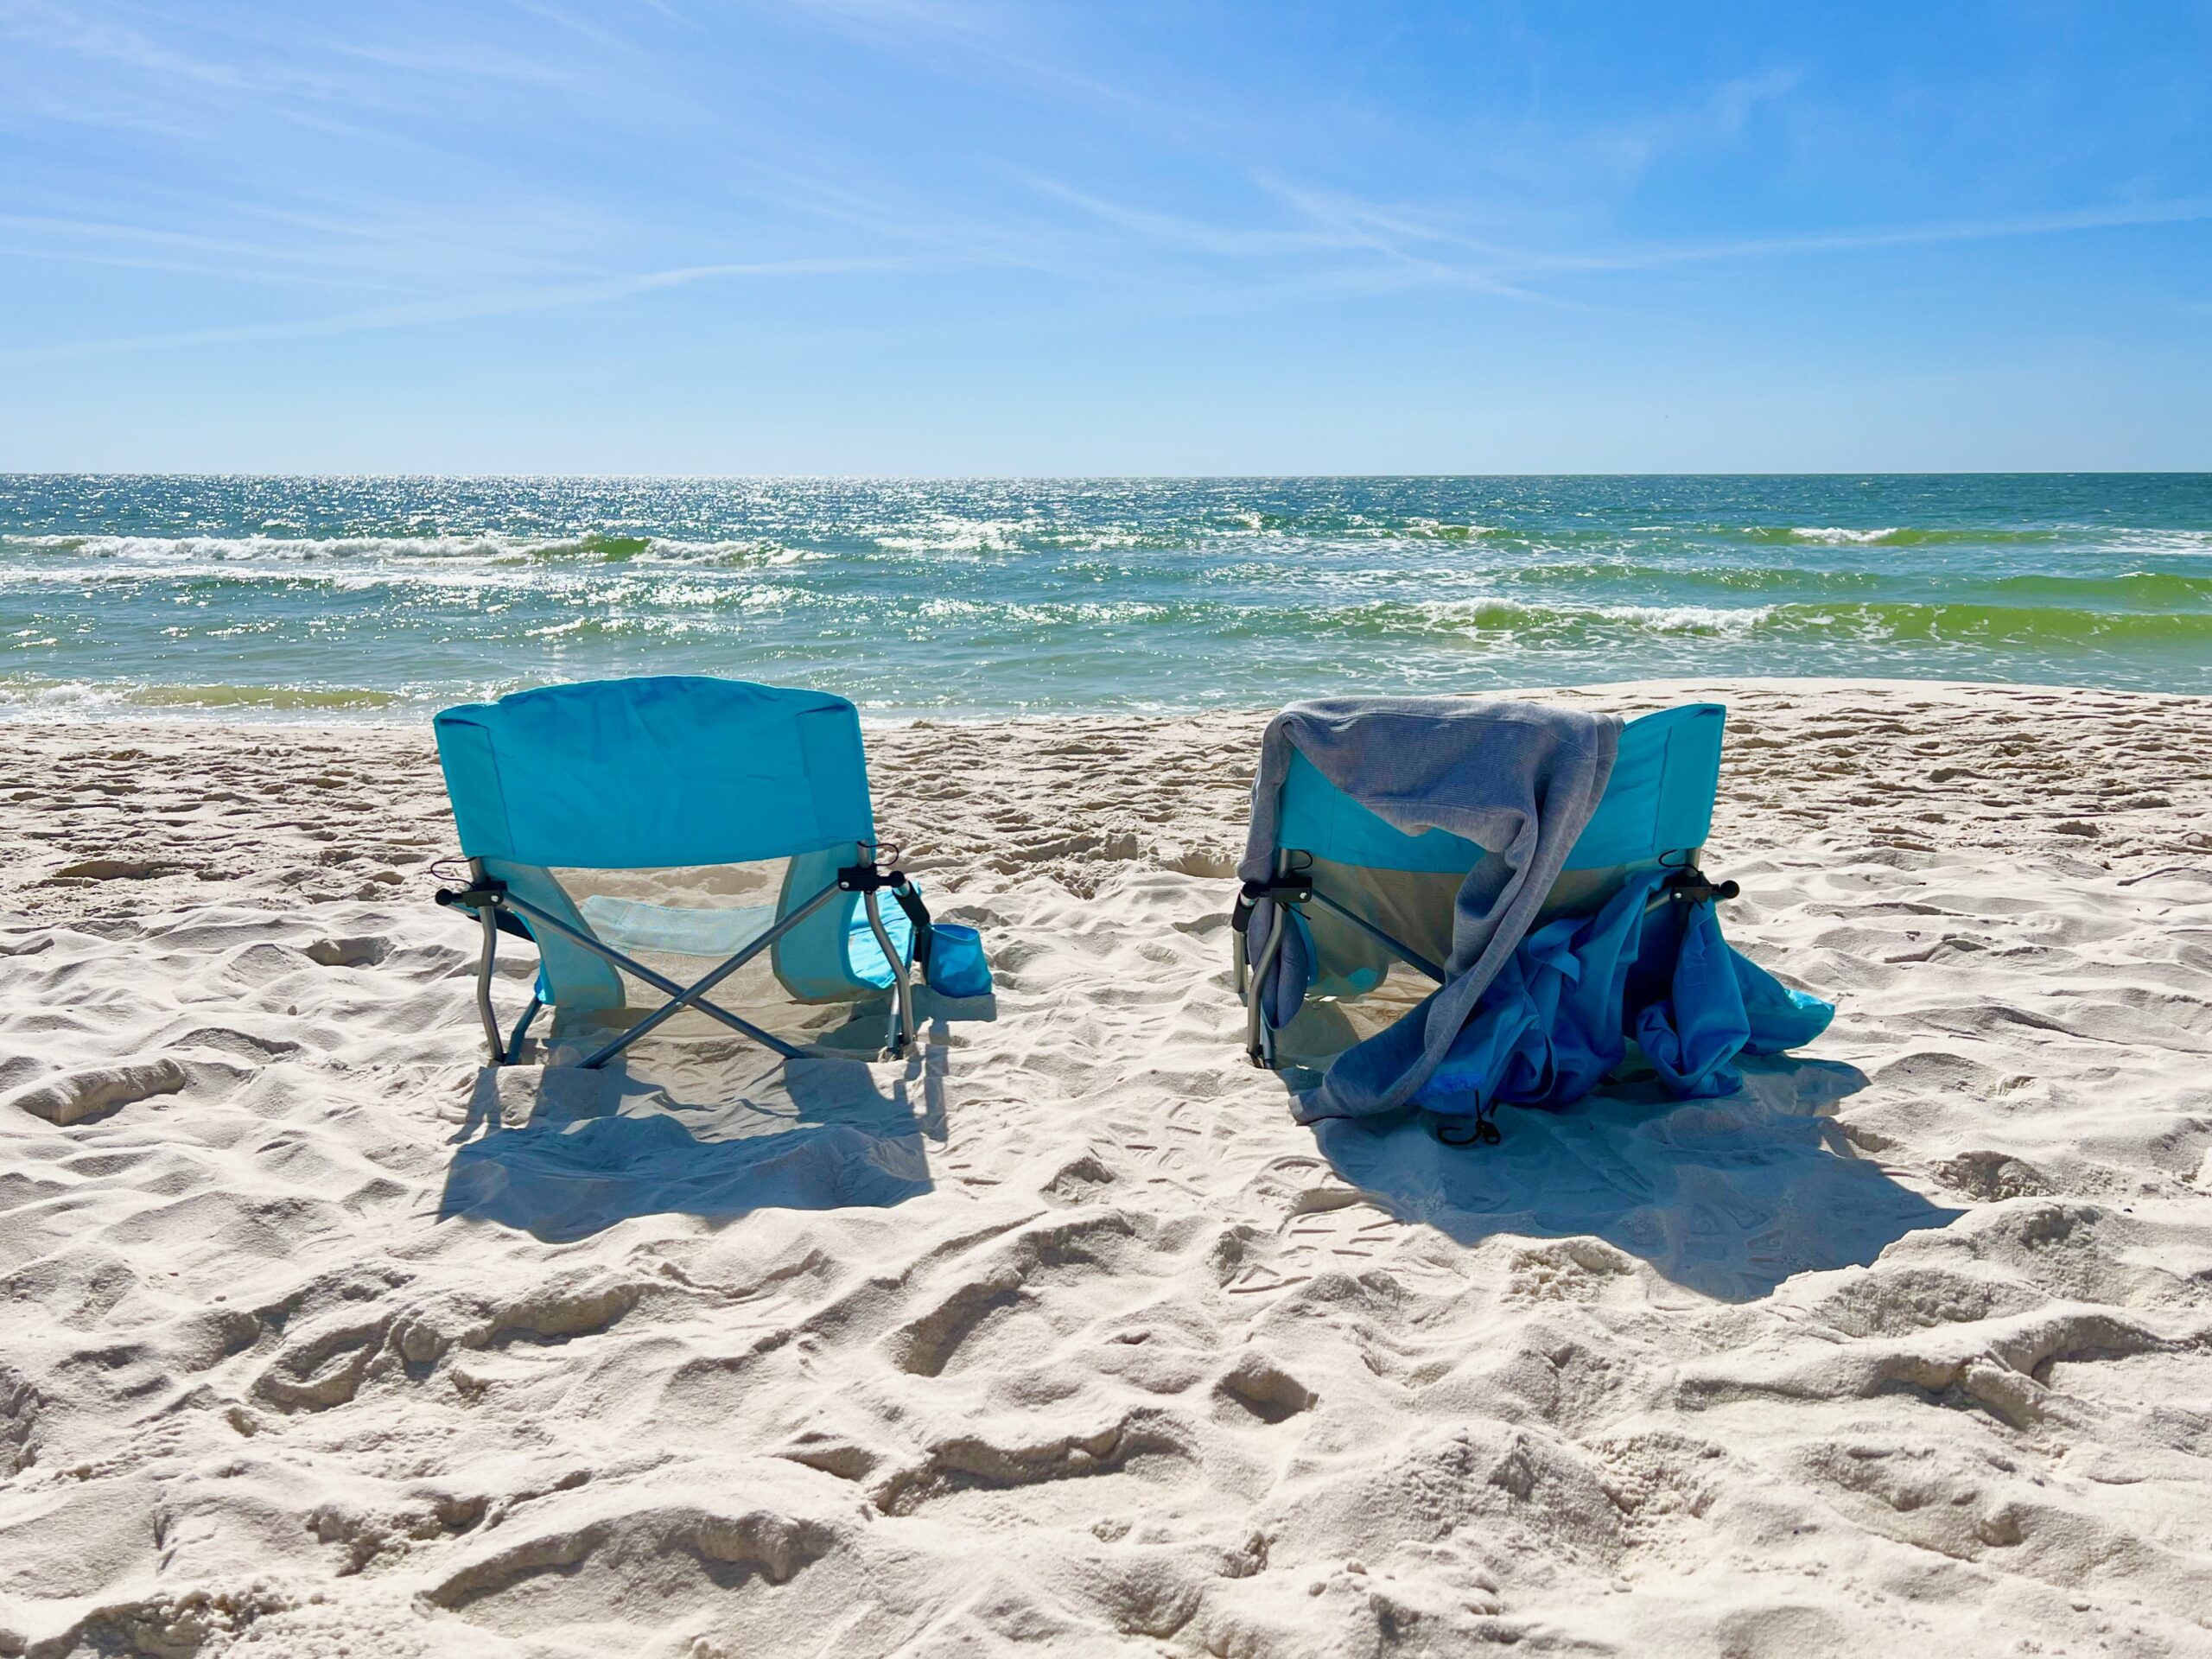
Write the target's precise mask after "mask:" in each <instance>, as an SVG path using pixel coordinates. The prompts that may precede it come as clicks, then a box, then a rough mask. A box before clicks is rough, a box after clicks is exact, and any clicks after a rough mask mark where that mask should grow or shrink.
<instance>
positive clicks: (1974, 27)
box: [0, 0, 2212, 474]
mask: <svg viewBox="0 0 2212 1659" xmlns="http://www.w3.org/2000/svg"><path fill="white" fill-rule="evenodd" d="M2208 86H2212V10H2208V9H2207V8H2206V7H2204V6H2202V5H2175V6H2162V5H2157V4H2142V5H2132V4H2122V5H2111V4H2094V5H2091V4H2083V5H2057V4H2051V5H2045V4H2036V3H2024V0H2023V3H2008V4H1999V5H1989V6H1976V5H1967V4H1942V5H1933V6H1931V5H1926V4H1918V5H1910V6H1908V5H1883V4H1863V5H1856V6H1850V7H1827V6H1821V7H1812V6H1805V7H1799V6H1783V5H1774V4H1747V5H1742V6H1728V5H1720V4H1708V5H1688V4H1681V5H1675V4H1664V3H1658V4H1640V5H1630V4H1627V3H1618V4H1602V5H1601V4H1575V3H1541V4H1538V3H1529V4H1525V5H1488V4H1479V3H1467V4H1459V5H1425V4H1395V3H1389V0H1376V3H1358V4H1353V3H1342V4H1333V5H1312V4H1302V3H1298V0H1274V3H1266V4H1221V5H1205V4H1184V3H1169V0H1156V3H1154V0H1147V3H1105V4H1088V5H1073V4H1071V5H1054V4H1046V3H1028V4H1014V3H995V0H813V3H790V4H771V3H761V4H747V3H723V4H709V3H705V0H607V3H597V4H595V3H588V0H505V3H477V0H447V3H423V4H408V3H402V4H372V5H365V6H355V7H340V6H336V5H325V4H310V5H301V4H297V3H289V4H275V3H271V4H260V5H245V4H230V3H213V0H160V3H148V4H123V3H113V0H0V470H24V469H48V468H53V469H77V468H83V469H107V468H114V469H142V468H143V469H149V470H213V471H420V472H475V471H505V472H593V473H620V472H675V473H717V474H721V473H734V474H761V473H839V474H854V473H862V474H948V473H950V474H1038V473H1192V472H1213V473H1218V472H1268V473H1299V472H1370V473H1371V472H1532V471H1533V472H1547V471H1600V472H1602V471H1669V470H1694V471H1733V470H1745V471H1769V470H1772V471H1802V470H1811V471H1825V470H1839V471H1855V470H1872V469H1897V470H1912V471H1920V470H1941V469H1946V468H1954V467H1956V468H1998V469H2016V468H2017V469H2023V470H2032V469H2044V468H2055V469H2075V468H2081V469H2096V468H2107V467H2110V468H2130V467H2147V468H2187V469H2196V468H2207V467H2212V92H2208Z"/></svg>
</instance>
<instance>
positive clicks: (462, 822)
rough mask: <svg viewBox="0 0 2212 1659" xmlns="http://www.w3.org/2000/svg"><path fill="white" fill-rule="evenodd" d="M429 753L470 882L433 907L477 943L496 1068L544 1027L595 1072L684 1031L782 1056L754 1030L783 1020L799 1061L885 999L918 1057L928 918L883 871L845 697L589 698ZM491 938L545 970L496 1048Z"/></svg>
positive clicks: (511, 715) (623, 688)
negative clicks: (709, 1023)
mask: <svg viewBox="0 0 2212 1659" xmlns="http://www.w3.org/2000/svg"><path fill="white" fill-rule="evenodd" d="M436 732H437V742H438V759H439V762H440V764H441V766H442V767H443V769H444V772H445V779H446V788H447V791H448V794H449V795H450V796H451V798H452V801H453V809H454V820H455V823H456V824H457V825H458V827H459V829H460V832H461V852H462V854H463V855H464V856H465V857H466V858H467V861H468V873H469V880H468V885H467V887H464V888H461V889H459V890H457V891H448V892H442V893H439V894H438V901H439V902H440V903H441V904H443V905H448V906H454V907H456V908H459V909H461V910H462V911H464V912H468V913H469V914H471V915H473V916H474V918H476V920H477V922H478V924H479V925H480V927H481V929H482V933H483V944H482V953H481V957H480V961H479V963H478V969H477V1007H478V1010H479V1013H480V1016H481V1018H482V1020H483V1024H484V1035H485V1041H486V1045H487V1046H488V1047H489V1049H490V1052H491V1060H492V1064H493V1065H503V1064H512V1063H513V1062H514V1061H516V1060H518V1059H519V1058H521V1055H522V1052H523V1046H524V1037H525V1035H526V1033H528V1030H529V1027H530V1025H531V1020H533V1019H534V1018H536V1016H537V1014H538V1013H539V1012H540V1011H541V1010H542V1009H543V1008H547V1007H550V1009H551V1010H552V1024H551V1032H550V1040H551V1041H552V1043H554V1044H556V1045H564V1044H565V1045H568V1046H571V1047H572V1048H573V1049H574V1050H575V1052H577V1053H578V1054H580V1055H581V1056H582V1064H583V1065H586V1066H597V1065H603V1064H605V1063H606V1062H607V1060H609V1059H611V1058H613V1057H614V1056H615V1055H617V1054H619V1053H620V1052H622V1051H623V1050H625V1049H626V1048H627V1047H629V1046H630V1045H631V1044H632V1043H634V1042H636V1041H637V1040H638V1039H639V1038H641V1037H644V1036H645V1035H646V1034H647V1033H651V1032H652V1031H655V1030H657V1029H658V1028H660V1027H663V1026H664V1024H665V1023H666V1022H667V1021H669V1020H671V1019H673V1018H675V1017H677V1015H679V1014H691V1015H693V1016H703V1018H704V1019H705V1020H714V1021H717V1022H719V1023H720V1024H721V1026H723V1027H728V1028H729V1029H731V1030H734V1031H736V1032H739V1033H741V1034H743V1035H744V1036H746V1037H748V1038H750V1039H753V1040H754V1041H756V1042H759V1043H761V1044H764V1045H765V1046H767V1047H769V1048H771V1049H772V1050H774V1051H775V1052H778V1053H780V1054H783V1055H785V1056H787V1057H789V1056H795V1055H797V1054H798V1053H800V1052H802V1051H801V1048H800V1046H798V1044H796V1043H794V1042H791V1041H790V1040H787V1039H786V1038H785V1037H784V1036H779V1035H777V1034H775V1033H772V1032H771V1031H769V1030H767V1029H766V1028H765V1027H763V1026H762V1025H761V1024H760V1020H762V1019H764V1018H772V1017H776V1016H778V1015H779V1014H783V1013H784V1012H785V1011H787V1010H791V1009H794V1008H795V1009H797V1010H798V1014H797V1015H796V1016H795V1017H797V1018H798V1019H800V1020H803V1021H811V1028H810V1029H809V1030H807V1031H804V1032H802V1033H798V1034H800V1035H801V1036H802V1037H803V1038H804V1039H813V1038H815V1037H817V1036H819V1035H822V1034H823V1027H824V1026H825V1024H826V1023H829V1022H830V1021H834V1020H836V1019H838V1018H846V1019H849V1017H850V1015H851V1014H852V1012H853V1010H852V1007H851V1005H853V1004H856V1003H865V1002H869V1001H877V1000H884V1001H887V1003H888V1007H889V1012H888V1031H887V1041H886V1045H885V1046H887V1048H888V1049H889V1051H890V1052H892V1053H893V1055H897V1054H899V1053H901V1052H904V1050H905V1048H906V1045H907V1044H908V1043H909V1042H911V1041H912V1039H913V1036H914V1016H913V1005H912V995H911V990H910V979H911V976H912V969H914V968H915V967H916V966H920V967H923V968H926V966H927V964H928V958H929V951H930V944H931V926H930V920H929V912H928V911H927V909H926V908H925V906H924V905H923V903H922V899H921V895H920V893H918V890H917V889H916V888H915V887H914V886H913V884H912V882H910V881H909V880H907V879H906V876H905V875H904V874H902V873H901V872H900V871H899V870H897V869H896V868H887V865H888V864H889V863H890V860H889V859H887V857H886V856H885V852H886V849H884V848H883V847H881V846H880V845H879V844H878V842H877V840H876V831H875V823H874V812H873V808H872V806H871V804H870V802H869V798H868V769H867V762H866V760H865V758H864V756H863V753H862V750H861V728H860V718H859V715H858V714H857V713H856V712H855V709H854V708H853V705H852V704H851V703H850V702H847V701H846V700H845V699H844V698H842V697H838V696H829V695H827V694H825V693H822V692H817V691H803V690H786V689H783V688H779V687H776V686H766V685H753V684H748V683H744V682H741V681H734V680H720V679H709V678H702V677H649V678H636V679H620V680H602V681H596V682H588V683H581V684H574V685H556V686H549V687H546V688H544V689H543V690H533V691H523V692H518V693H516V694H514V695H512V696H506V697H502V698H500V699H499V701H498V702H483V703H469V704H466V705H464V706H462V707H460V708H456V709H447V710H446V711H445V712H444V713H442V714H441V715H439V716H438V717H437V721H436ZM886 893H888V894H889V895H890V896H891V898H892V899H894V900H895V901H896V903H895V906H889V907H887V906H884V905H882V904H881V902H880V899H881V896H882V895H883V894H886ZM501 932H506V933H509V934H512V935H514V936H517V937H518V938H525V939H527V940H529V941H530V942H531V943H532V944H535V945H536V946H537V952H538V975H537V987H536V994H535V995H533V996H532V997H531V1002H530V1006H529V1007H528V1008H527V1010H525V1012H524V1014H523V1015H522V1017H521V1019H520V1020H519V1021H518V1023H517V1024H516V1026H515V1027H514V1029H513V1031H512V1033H510V1034H507V1035H502V1033H501V1032H500V1030H499V1023H498V1021H497V1020H496V1018H495V1017H494V1014H493V1006H492V995H491V988H492V983H493V970H494V966H495V957H496V953H497V950H498V946H499V934H500V933H501ZM740 1008H742V1009H744V1010H745V1012H744V1013H740V1012H738V1011H737V1010H738V1009H740ZM825 1014H826V1015H827V1016H828V1019H827V1020H825ZM696 1022H697V1021H696V1018H695V1020H694V1021H693V1023H696ZM710 1029H711V1027H710Z"/></svg>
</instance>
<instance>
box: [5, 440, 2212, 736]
mask: <svg viewBox="0 0 2212 1659" xmlns="http://www.w3.org/2000/svg"><path fill="white" fill-rule="evenodd" d="M0 638H4V639H6V640H7V645H8V648H7V652H6V657H5V661H4V664H0V711H5V712H13V713H19V714H20V713H27V712H29V713H35V712H50V713H54V714H82V713H92V712H103V711H117V712H137V713H145V712H156V711H166V712H190V711H210V712H222V713H231V714H237V715H245V714H273V713H303V714H313V715H319V716H326V717H327V716H328V715H363V716H368V717H377V718H416V717H419V716H420V715H421V714H422V713H423V712H424V711H426V710H428V709H432V708H435V707H439V706H442V705H443V704H445V703H447V702H454V701H457V700H461V699H463V698H467V697H474V696H485V695H487V694H494V693H498V692H501V691H506V690H514V689H516V688H518V687H520V686H525V685H531V684H537V683H543V682H545V681H548V680H559V679H582V678H589V677H597V676H601V675H610V674H632V673H711V674H723V675H731V676H735V677H743V678H753V679H766V680H774V681H781V682H785V683H798V684H809V685H817V686H822V687H825V688H829V689H834V690H838V691H842V692H843V693H845V694H846V695H848V696H851V697H852V698H854V699H855V701H856V702H859V703H860V704H861V706H862V707H863V709H868V710H870V711H872V712H874V713H878V714H881V715H917V714H942V715H995V714H1007V713H1046V712H1055V711H1071V710H1074V711H1106V710H1142V711H1152V710H1186V709H1203V708H1208V707H1216V706H1230V707H1258V706H1262V705H1266V704H1270V703H1275V702H1283V701H1285V700H1287V699H1289V698H1292V697H1295V696H1316V695H1320V694H1323V693H1327V692H1336V691H1348V690H1433V691H1459V690H1468V691H1472V690H1487V689H1493V688H1498V687H1505V686H1535V685H1545V684H1563V683H1573V682H1579V681H1592V680H1615V679H1624V678H1634V677H1646V676H1656V675H1675V674H1688V675H1715V674H1817V675H1843V676H1872V675H1883V676H1907V677H1940V678H1956V679H1980V680H2014V681H2038V682H2043V681H2047V682H2058V683H2073V684H2090V685H2106V686H2115V687H2128V688H2138V689H2151V690H2183V691H2194V692H2207V693H2212V474H2185V475H2154V474H2118V475H2098V476H2090V475H2079V476H2077V475H2035V476H2013V477H2003V476H1989V475H1972V476H1961V477H1935V476H1910V477H1831V478H1814V477H1763V478H1709V477H1694V478H1447V479H1437V478H1408V479H1294V480H1268V479H1203V480H1115V479H1077V480H1034V481H1019V482H1014V481H998V482H993V481H982V482H973V481H971V482H898V481H891V482H850V481H829V480H658V479H382V478H360V479H337V478H315V479H285V478H175V477H162V478H139V477H102V476H74V475H73V476H22V475H19V476H12V477H0Z"/></svg>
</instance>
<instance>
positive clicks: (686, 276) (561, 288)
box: [0, 257, 948, 367]
mask: <svg viewBox="0 0 2212 1659" xmlns="http://www.w3.org/2000/svg"><path fill="white" fill-rule="evenodd" d="M946 263H948V262H946V261H944V260H930V259H923V258H913V257H893V258H829V259H772V260H761V261H756V262H750V263H741V264H710V265H679V266H676V267H672V268H671V269H669V270H649V271H639V272H634V273H632V274H630V275H627V276H621V277H606V278H604V279H601V280H597V281H593V282H580V283H548V284H546V285H544V286H542V287H537V288H524V289H501V290H499V291H497V292H492V293H482V294H461V295H454V296H450V297H448V298H444V299H436V300H422V301H416V302H412V303H410V304H405V305H387V306H378V307H375V308H371V309H368V310H363V311H348V312H344V313H341V314H339V315H332V316H321V317H288V318H283V319H279V320H273V321H267V322H248V323H238V324H235V325H232V326H231V327H219V328H188V329H181V330H178V331H176V332H175V333H170V334H133V335H126V336H124V337H120V338H117V339H110V340H73V341H66V342H61V343H58V344H55V345H52V346H26V347H23V348H21V349H19V350H16V351H10V352H0V366H9V367H17V366H22V365H29V364H34V363H54V362H64V361H68V360H70V359H79V358H93V357H118V356H124V355H127V354H130V353H137V352H150V351H161V350H166V349H174V348H176V347H181V346H226V345H233V344H243V343H245V342H247V341H252V340H312V339H317V338H321V337H324V336H327V335H334V334H365V333H369V332H371V331H373V330H377V329H384V328H411V327H423V326H426V325H429V324H435V323H448V322H464V321H473V320H475V319H479V318H485V317H504V316H513V315H518V314H520V313H524V312H531V311H556V310H563V309H567V308H571V307H575V306H587V305H601V304H605V303H607V302H609V301H614V300H623V299H628V298H630V297H632V296H636V295H639V294H649V293H652V292H655V291H658V290H662V289H677V288H688V287H690V286H691V285H693V284H694V283H709V282H728V281H736V280H740V279H743V278H747V277H849V276H863V275H880V274H887V273H891V272H896V271H911V270H917V269H919V268H920V267H922V266H924V265H927V264H939V265H942V264H946Z"/></svg>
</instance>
